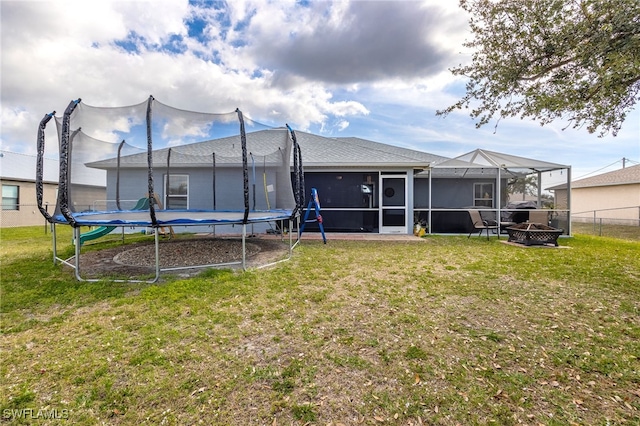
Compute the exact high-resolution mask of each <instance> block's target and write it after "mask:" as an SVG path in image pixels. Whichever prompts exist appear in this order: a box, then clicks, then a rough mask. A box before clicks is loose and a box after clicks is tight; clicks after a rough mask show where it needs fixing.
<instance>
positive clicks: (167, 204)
mask: <svg viewBox="0 0 640 426" xmlns="http://www.w3.org/2000/svg"><path fill="white" fill-rule="evenodd" d="M175 178H186V181H187V193H186V194H178V195H171V194H169V188H167V175H166V174H165V175H164V179H163V180H164V193H165V194H164V208H165V209H169V208H170V207H171V203H170V199H171V198H186V199H187V206H186V208H187V209H188V208H189V192H190V191H189V175H187V174H182V173H176V174H173V173H171V174H169V182H170V183H171V182H174V179H175Z"/></svg>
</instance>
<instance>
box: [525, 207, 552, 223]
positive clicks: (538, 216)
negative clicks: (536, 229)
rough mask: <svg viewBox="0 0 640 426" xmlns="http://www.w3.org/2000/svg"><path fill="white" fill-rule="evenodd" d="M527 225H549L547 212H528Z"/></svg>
mask: <svg viewBox="0 0 640 426" xmlns="http://www.w3.org/2000/svg"><path fill="white" fill-rule="evenodd" d="M528 222H529V223H538V224H541V225H549V211H548V210H529V221H528Z"/></svg>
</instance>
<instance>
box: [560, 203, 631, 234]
mask: <svg viewBox="0 0 640 426" xmlns="http://www.w3.org/2000/svg"><path fill="white" fill-rule="evenodd" d="M571 228H572V233H573V234H588V235H597V236H602V237H613V238H622V239H627V240H635V241H640V206H636V207H626V208H613V209H601V210H592V211H588V212H580V213H574V214H572V215H571Z"/></svg>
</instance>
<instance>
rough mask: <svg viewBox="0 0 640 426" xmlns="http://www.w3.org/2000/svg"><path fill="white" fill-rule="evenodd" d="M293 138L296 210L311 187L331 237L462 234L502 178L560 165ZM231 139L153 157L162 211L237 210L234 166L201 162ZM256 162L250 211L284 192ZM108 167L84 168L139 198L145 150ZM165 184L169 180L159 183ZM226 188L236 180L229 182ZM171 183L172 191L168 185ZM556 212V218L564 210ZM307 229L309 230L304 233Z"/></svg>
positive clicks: (491, 208)
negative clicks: (298, 180)
mask: <svg viewBox="0 0 640 426" xmlns="http://www.w3.org/2000/svg"><path fill="white" fill-rule="evenodd" d="M295 135H296V139H297V143H298V145H299V147H300V150H301V153H302V158H303V164H304V183H305V187H306V188H307V194H305V200H304V201H303V206H306V205H307V203H308V202H309V200H308V196H309V195H310V194H309V193H310V188H312V187H313V188H316V189H317V192H318V195H319V201H320V205H321V208H322V217H323V224H324V228H325V230H327V231H334V232H375V233H403V234H407V233H412V232H413V228H414V225H415V224H416V223H422V224H423V225H425V226H426V224H431V225H430V230H431V232H433V233H467V232H469V230H470V229H471V228H472V223H471V221H470V217H469V214H468V211H467V210H468V209H469V208H477V209H482V210H483V214H484V215H485V216H486V217H488V218H489V217H491V218H493V219H495V218H496V217H497V216H498V214H499V213H498V211H499V209H498V206H501V207H503V208H504V207H505V205H506V202H507V197H506V195H505V194H506V193H505V191H506V183H507V180H508V179H509V178H510V177H513V176H520V175H526V174H527V173H531V170H536V173H541V172H542V171H546V170H556V169H559V168H567V167H568V166H564V165H559V164H555V163H548V162H542V161H538V160H531V159H526V158H522V157H516V156H512V155H507V154H500V153H496V152H491V151H486V150H476V151H473V152H472V153H469V154H467V155H464V156H460V157H457V158H456V159H449V158H446V157H443V156H439V155H435V154H429V153H425V152H422V151H417V150H411V149H407V148H402V147H397V146H391V145H387V144H382V143H378V142H374V141H370V140H365V139H361V138H354V137H341V138H340V137H339V138H335V137H333V138H327V137H322V136H318V135H314V134H311V133H306V132H300V131H296V132H295ZM286 137H287V129H285V128H276V129H270V130H261V131H258V132H253V133H248V134H247V139H248V141H249V144H250V145H252V146H263V147H268V146H270V145H272V144H273V141H274V140H282V139H283V138H286ZM231 140H233V138H221V139H217V140H211V141H205V142H199V143H195V144H190V145H185V146H182V147H181V148H180V149H179V150H177V151H176V148H163V149H159V150H156V151H154V152H153V158H154V160H153V161H154V164H155V165H154V170H155V171H156V173H158V175H157V176H158V177H159V178H160V179H158V181H159V182H162V183H161V184H159V185H156V194H157V195H158V196H159V198H160V200H161V202H162V204H164V206H169V208H183V209H196V210H197V209H214V208H213V204H214V198H215V197H217V198H218V200H220V199H224V200H225V201H226V208H234V209H237V208H241V207H242V200H241V197H240V195H241V189H240V188H239V187H238V186H237V182H241V179H242V177H241V168H240V165H239V164H234V165H233V166H234V167H231V166H230V165H227V167H224V166H225V165H224V164H223V163H218V170H217V171H215V172H214V170H213V167H212V166H213V165H212V163H211V162H210V161H209V160H208V159H209V158H211V153H213V152H218V153H220V157H223V158H224V157H225V156H224V155H221V154H223V153H224V151H225V149H227V148H225V147H226V146H229V145H230V143H231V142H230V141H231ZM264 150H265V151H270V149H267V148H264ZM169 158H171V159H169ZM256 164H257V169H258V173H257V174H258V177H257V178H256V170H255V169H256ZM262 164H263V162H262V160H258V161H256V162H255V164H254V165H253V167H252V170H253V173H251V178H250V181H251V182H250V187H251V188H250V190H251V192H252V198H253V199H254V205H255V208H256V209H265V208H267V207H268V206H277V202H276V199H277V191H271V192H268V191H267V192H265V191H264V190H263V186H264V187H267V186H269V185H271V186H274V187H276V188H282V187H283V186H287V185H283V184H282V182H280V184H279V185H276V183H277V178H276V175H275V169H274V168H273V167H272V166H267V167H264V169H263V166H262ZM116 165H117V161H116V159H114V158H109V159H105V160H102V161H98V162H93V163H89V164H88V166H89V167H92V168H100V169H103V170H106V171H107V182H108V184H107V199H108V200H113V199H114V198H115V191H116V181H117V180H120V182H122V183H121V184H120V197H123V198H128V199H131V200H134V199H136V198H137V197H139V196H140V195H141V194H142V193H144V191H145V189H146V186H145V185H146V174H147V156H146V154H144V153H140V154H135V155H130V156H125V157H122V158H121V164H120V169H119V172H117V167H116ZM118 174H119V177H118V176H117V175H118ZM167 179H169V180H170V181H171V182H173V183H172V184H169V186H167ZM216 179H217V184H216V183H214V181H215V180H216ZM231 182H236V186H234V185H232V184H231ZM178 184H179V185H181V187H180V188H178V187H177V186H175V185H178ZM171 186H173V189H171V188H170V187H171ZM212 187H213V188H214V190H211V188H212ZM255 193H258V195H257V196H256V195H254V194H255ZM194 194H197V196H194ZM256 198H257V201H256V200H255V199H256ZM503 213H508V212H506V211H504V212H503ZM563 213H564V214H565V217H566V212H563ZM523 220H527V217H525V218H523ZM564 222H566V219H565V221H564ZM315 227H316V225H314V224H310V225H309V226H308V228H307V229H310V230H313V229H314V228H315ZM565 229H568V226H567V227H566V228H565Z"/></svg>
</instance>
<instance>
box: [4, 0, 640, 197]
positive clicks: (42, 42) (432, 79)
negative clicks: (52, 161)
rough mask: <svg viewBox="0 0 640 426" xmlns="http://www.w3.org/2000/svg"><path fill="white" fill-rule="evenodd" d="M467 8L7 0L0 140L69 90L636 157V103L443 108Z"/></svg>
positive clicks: (576, 160)
mask: <svg viewBox="0 0 640 426" xmlns="http://www.w3.org/2000/svg"><path fill="white" fill-rule="evenodd" d="M468 20H469V16H468V15H467V14H466V12H464V11H463V10H462V9H460V8H459V7H458V3H457V2H456V1H453V0H452V1H442V0H425V1H403V0H396V1H373V0H369V1H362V0H359V1H307V0H302V1H301V0H298V1H293V0H290V1H289V0H277V1H267V0H233V1H231V0H230V1H228V2H224V1H215V2H212V1H198V0H195V1H187V0H171V1H162V0H157V1H143V0H119V1H108V0H101V1H84V0H81V1H70V0H55V1H33V0H0V31H1V34H0V37H1V64H0V65H1V68H0V71H1V73H0V76H1V87H0V101H1V107H2V121H1V146H2V149H3V150H7V151H13V152H23V153H35V152H36V135H37V129H38V124H39V122H40V120H41V119H42V118H43V116H44V115H45V114H47V113H50V112H52V111H58V113H57V115H61V114H62V112H63V111H64V109H65V107H66V106H67V105H68V104H69V102H70V101H71V100H73V99H78V98H82V101H83V102H84V103H86V104H88V105H91V106H125V105H132V104H138V103H141V102H144V101H145V100H146V99H147V98H148V97H149V95H153V96H154V97H155V98H156V99H157V100H159V101H160V102H162V103H165V104H168V105H171V106H174V107H177V108H181V109H185V110H191V111H203V112H230V111H234V110H235V109H236V108H239V109H240V110H242V112H243V114H244V115H246V116H248V117H250V118H251V119H253V120H256V121H259V122H261V123H264V124H268V125H273V126H283V125H284V124H285V123H286V124H289V125H290V126H291V127H292V128H294V129H297V130H301V131H308V132H311V133H315V134H318V135H322V136H327V137H349V136H351V137H359V138H363V139H369V140H373V141H376V142H382V143H387V144H390V145H397V146H402V147H405V148H410V149H416V150H420V151H424V152H428V153H432V154H437V155H442V156H446V157H452V158H453V157H456V156H459V155H462V154H465V153H467V152H470V151H472V150H475V149H477V148H482V149H486V150H490V151H497V152H502V153H507V154H512V155H518V156H523V157H529V158H534V159H538V160H543V161H550V162H555V163H560V164H568V165H571V167H572V176H573V178H574V180H575V179H578V178H581V177H586V176H592V175H593V174H594V173H603V172H606V171H611V170H615V169H619V168H621V167H622V158H627V159H629V160H630V162H627V164H628V165H631V164H637V163H638V162H640V107H638V106H636V108H635V109H634V110H633V111H632V113H631V114H629V115H628V116H627V119H626V121H625V123H624V125H623V128H622V130H621V131H620V132H619V133H618V135H617V136H616V137H614V136H611V135H608V136H605V137H598V136H597V135H596V134H589V133H588V132H587V131H586V130H584V129H573V128H571V126H569V128H567V129H565V130H563V129H564V128H566V127H567V126H568V124H569V123H567V122H562V121H558V122H554V123H552V124H550V125H545V126H540V125H539V124H538V123H536V122H534V121H531V120H527V119H525V120H521V119H519V118H514V119H503V120H501V121H500V122H499V123H498V124H497V126H496V123H490V124H488V125H485V126H484V127H482V128H480V129H477V128H476V127H475V122H474V120H473V119H472V118H471V117H469V115H468V112H465V111H456V112H453V113H451V114H450V115H448V116H447V117H440V116H436V111H437V110H441V109H444V108H446V107H447V106H449V105H451V104H453V103H454V102H456V101H457V100H459V99H460V98H461V97H462V95H463V94H464V85H465V80H464V79H462V78H460V77H454V76H453V75H452V74H451V72H450V71H449V70H450V68H452V67H455V66H458V65H460V64H465V63H467V62H468V61H469V60H470V58H471V52H470V51H468V50H467V49H466V48H465V47H463V45H462V44H463V43H464V41H465V40H470V38H471V35H470V33H469V32H468ZM50 127H52V126H50ZM564 182H566V176H565V177H562V176H560V175H559V174H558V173H556V175H555V176H554V175H552V174H550V175H549V176H545V177H544V178H543V186H547V185H552V184H555V183H564Z"/></svg>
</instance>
